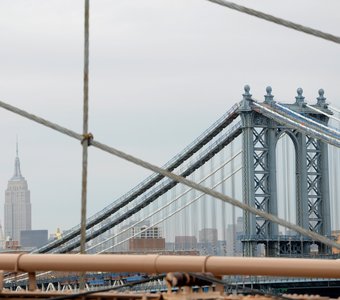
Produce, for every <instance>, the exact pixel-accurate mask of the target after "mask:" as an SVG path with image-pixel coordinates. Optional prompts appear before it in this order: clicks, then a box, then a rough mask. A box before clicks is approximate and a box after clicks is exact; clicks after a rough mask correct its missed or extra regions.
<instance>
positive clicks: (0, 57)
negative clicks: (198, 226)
mask: <svg viewBox="0 0 340 300" xmlns="http://www.w3.org/2000/svg"><path fill="white" fill-rule="evenodd" d="M237 3H239V4H244V5H246V6H249V7H252V8H254V9H258V10H262V11H265V12H267V13H271V14H274V15H276V16H279V17H282V18H286V19H289V20H291V21H295V22H298V23H301V24H304V25H307V26H311V27H314V28H317V29H320V30H323V31H326V32H329V33H333V34H335V35H340V31H339V28H340V19H339V16H338V12H339V10H340V2H339V1H337V0H333V1H331V0H327V1H321V0H312V1H310V0H308V1H307V0H306V1H269V0H262V1H257V0H253V1H237ZM0 41H1V47H0V99H1V100H2V101H5V102H8V103H10V104H12V105H15V106H18V107H20V108H22V109H25V110H27V111H29V112H31V113H34V114H37V115H40V116H42V117H44V118H47V119H49V120H51V121H54V122H57V123H59V124H61V125H63V126H66V127H69V128H70V129H73V130H75V131H77V132H79V133H80V132H81V128H82V71H83V1H78V0H72V1H69V0H50V1H46V0H0ZM339 57H340V45H336V44H333V43H331V42H327V41H323V40H320V39H318V38H315V37H312V36H308V35H306V34H303V33H299V32H295V31H292V30H290V29H286V28H283V27H280V26H278V25H275V24H271V23H268V22H265V21H262V20H258V19H255V18H254V17H250V16H246V15H243V14H240V13H238V12H234V11H231V10H229V9H227V8H224V7H221V6H218V5H216V4H213V3H210V2H208V1H205V0H186V1H183V0H144V1H142V0H130V1H127V0H124V1H123V0H115V1H113V0H97V1H94V0H92V1H91V19H90V131H91V132H92V133H93V135H94V137H95V139H97V140H99V141H101V142H103V143H107V144H109V145H111V146H113V147H116V148H118V149H121V150H124V151H127V152H128V153H131V154H133V155H135V156H139V157H141V158H143V159H146V160H148V161H150V162H152V163H155V164H159V165H162V164H164V163H165V162H166V161H168V160H169V159H170V158H171V157H172V156H174V155H175V154H176V153H178V152H179V151H180V150H182V149H183V148H184V147H185V146H186V145H187V144H189V143H190V142H191V141H192V140H193V139H195V138H196V137H197V136H198V135H199V134H200V133H201V132H202V131H204V130H205V129H206V128H208V127H209V126H210V125H211V124H212V123H213V122H214V121H215V120H217V118H219V117H220V116H221V115H222V114H223V113H224V112H225V111H227V110H228V109H229V108H230V107H231V106H232V105H233V104H234V103H236V102H237V101H239V100H240V99H241V97H242V93H243V86H244V85H245V84H249V85H250V86H251V89H252V90H251V92H252V94H253V96H254V98H256V99H260V100H261V99H263V95H264V94H265V88H266V86H267V85H271V86H272V87H273V94H274V95H275V99H276V100H278V101H282V102H292V101H293V100H294V97H295V95H296V88H298V87H302V88H303V89H304V95H305V96H306V99H307V101H308V102H310V103H314V102H315V98H316V97H317V96H318V94H317V91H318V89H319V88H321V87H322V88H324V89H325V96H326V97H327V99H328V101H329V102H331V103H332V104H333V105H335V106H337V107H340V87H339V79H340V71H339V70H340V59H339ZM0 128H2V130H1V132H2V136H1V156H0V166H1V168H0V195H1V196H0V216H1V223H3V217H2V216H3V203H4V192H5V189H6V186H7V182H8V180H9V178H10V177H11V176H12V174H13V169H14V158H15V140H16V135H18V137H19V147H20V148H19V155H20V159H21V167H22V173H23V175H24V176H25V177H26V179H27V181H28V184H29V188H30V190H31V201H32V205H33V228H34V229H48V230H49V231H50V232H51V231H55V230H56V228H57V227H60V228H62V229H67V228H68V227H70V226H73V225H76V224H77V223H79V220H80V184H81V147H80V143H79V142H77V141H75V140H72V139H70V138H68V137H66V136H63V135H61V134H59V133H56V132H53V131H51V130H50V129H47V128H43V127H41V126H40V125H37V124H33V123H32V122H31V121H27V120H24V119H22V118H21V117H19V116H16V115H13V114H12V113H10V112H7V111H4V110H2V109H0ZM89 155H90V157H89V194H88V215H92V214H93V213H95V212H97V211H98V210H100V209H102V208H103V207H104V206H106V205H107V204H109V203H111V202H112V201H113V200H114V199H116V198H117V197H119V196H121V195H122V194H123V193H125V192H127V191H128V190H129V189H130V188H132V187H133V186H135V185H136V184H137V183H138V182H139V181H141V180H143V179H144V178H145V176H146V175H148V174H149V173H148V172H147V171H144V170H142V169H140V168H139V167H135V166H132V165H130V164H129V163H126V162H123V161H120V160H118V159H116V158H114V157H111V156H109V155H108V154H105V153H102V152H100V151H98V150H96V149H92V148H90V152H89Z"/></svg>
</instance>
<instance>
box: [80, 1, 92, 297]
mask: <svg viewBox="0 0 340 300" xmlns="http://www.w3.org/2000/svg"><path fill="white" fill-rule="evenodd" d="M89 15H90V0H85V9H84V86H83V89H84V90H83V93H84V94H83V96H84V104H83V140H82V149H83V159H82V181H81V222H80V253H82V254H84V253H85V252H86V249H85V247H86V202H87V165H88V163H87V160H88V146H89V139H90V137H89V134H88V116H89ZM79 285H80V286H79V287H80V289H81V290H83V289H84V288H85V273H83V274H81V276H80V282H79Z"/></svg>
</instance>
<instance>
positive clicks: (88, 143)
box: [81, 132, 93, 146]
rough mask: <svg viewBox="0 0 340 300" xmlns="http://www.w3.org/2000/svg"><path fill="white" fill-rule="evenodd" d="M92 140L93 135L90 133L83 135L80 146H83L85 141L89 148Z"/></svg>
mask: <svg viewBox="0 0 340 300" xmlns="http://www.w3.org/2000/svg"><path fill="white" fill-rule="evenodd" d="M92 140H93V134H92V133H90V132H89V133H85V134H83V139H82V140H81V144H82V145H83V143H84V142H85V141H87V145H88V146H91V142H92Z"/></svg>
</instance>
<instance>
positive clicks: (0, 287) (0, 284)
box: [0, 270, 4, 293]
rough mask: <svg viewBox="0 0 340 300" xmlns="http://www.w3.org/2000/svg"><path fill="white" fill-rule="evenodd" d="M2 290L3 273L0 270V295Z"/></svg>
mask: <svg viewBox="0 0 340 300" xmlns="http://www.w3.org/2000/svg"><path fill="white" fill-rule="evenodd" d="M3 289H4V271H3V270H0V293H1V292H2V290H3Z"/></svg>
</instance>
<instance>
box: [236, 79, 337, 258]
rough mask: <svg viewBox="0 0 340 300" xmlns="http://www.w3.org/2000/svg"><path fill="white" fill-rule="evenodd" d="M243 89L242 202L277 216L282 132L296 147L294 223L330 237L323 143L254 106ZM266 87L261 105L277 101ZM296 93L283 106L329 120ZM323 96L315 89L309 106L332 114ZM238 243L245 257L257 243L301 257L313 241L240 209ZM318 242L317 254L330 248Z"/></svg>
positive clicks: (273, 251) (277, 253) (268, 249)
mask: <svg viewBox="0 0 340 300" xmlns="http://www.w3.org/2000/svg"><path fill="white" fill-rule="evenodd" d="M244 90H245V93H244V94H243V100H242V102H241V106H240V109H239V113H240V115H241V119H242V127H243V201H244V202H245V203H247V204H249V205H251V206H253V207H256V208H257V209H260V210H262V211H265V212H268V213H271V214H274V215H276V216H277V215H278V203H277V184H278V183H277V179H276V171H277V166H276V145H277V142H278V139H279V138H280V136H281V135H282V134H284V133H285V134H287V135H288V136H289V137H290V138H291V140H292V141H293V144H294V148H295V157H296V220H297V225H299V226H302V227H303V228H306V229H309V230H312V231H314V232H317V233H319V234H321V235H324V236H330V235H331V225H330V199H329V180H328V176H329V175H328V147H327V144H326V143H324V142H322V141H320V140H317V139H315V138H312V137H310V136H308V135H306V134H303V133H301V132H298V131H297V130H295V129H292V128H289V127H287V126H285V125H282V124H279V123H277V122H276V121H275V120H274V119H271V118H268V117H266V116H264V115H262V114H260V113H258V112H256V111H254V110H253V109H252V107H253V106H252V103H253V99H252V95H251V94H250V93H249V92H250V88H249V86H245V88H244ZM266 91H267V94H266V95H265V101H264V103H262V104H264V105H268V106H272V105H273V104H275V101H274V99H273V98H274V96H273V95H272V94H271V92H272V89H271V87H267V89H266ZM297 93H298V95H297V96H296V97H295V98H296V101H295V103H293V104H285V105H284V106H285V107H287V108H289V109H290V110H292V111H294V112H297V113H300V114H302V115H304V116H305V117H308V118H313V119H317V120H318V121H319V122H320V123H323V124H324V125H327V124H328V117H327V116H325V115H324V114H321V113H317V112H315V110H312V109H311V108H309V107H308V106H307V105H306V103H305V101H304V97H303V95H302V94H303V91H302V89H301V88H299V89H298V90H297ZM325 100H326V98H325V97H324V92H323V90H319V97H318V98H317V103H316V104H315V105H312V107H315V108H317V109H319V110H321V111H325V112H327V113H328V114H331V113H332V112H331V111H329V110H328V109H327V104H326V101H325ZM242 243H243V253H244V255H245V256H256V255H257V250H256V249H257V245H258V244H264V245H265V247H266V256H286V255H287V256H288V255H296V256H299V255H308V254H309V253H310V247H311V245H312V244H313V243H314V242H313V241H312V240H310V239H308V238H305V237H301V236H299V235H295V236H283V235H279V230H278V225H277V224H274V223H272V222H269V221H267V220H265V219H263V218H261V217H260V216H257V215H256V216H255V215H253V214H250V213H248V212H244V238H243V240H242ZM316 244H317V245H318V250H319V253H321V254H326V253H329V252H330V249H329V247H327V246H325V245H323V244H318V243H316Z"/></svg>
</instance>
